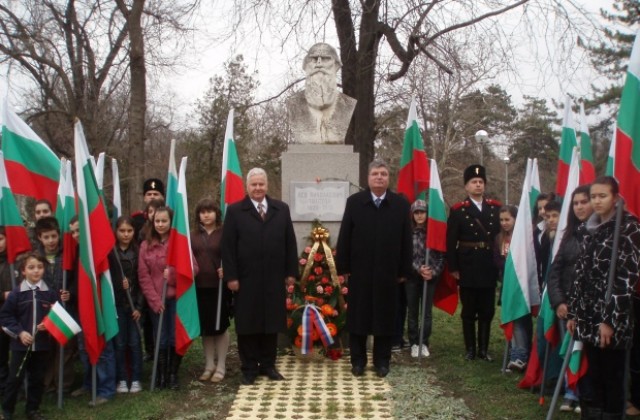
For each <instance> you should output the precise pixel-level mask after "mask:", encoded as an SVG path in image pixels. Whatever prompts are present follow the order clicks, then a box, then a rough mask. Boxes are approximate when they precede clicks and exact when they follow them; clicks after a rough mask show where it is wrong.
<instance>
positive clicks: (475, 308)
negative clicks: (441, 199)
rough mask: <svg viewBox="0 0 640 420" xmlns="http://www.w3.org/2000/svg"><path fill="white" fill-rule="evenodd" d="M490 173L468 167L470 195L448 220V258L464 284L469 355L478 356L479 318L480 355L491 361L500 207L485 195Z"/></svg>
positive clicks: (466, 184)
mask: <svg viewBox="0 0 640 420" xmlns="http://www.w3.org/2000/svg"><path fill="white" fill-rule="evenodd" d="M486 182H487V176H486V171H485V168H484V167H483V166H481V165H471V166H469V167H468V168H467V169H465V170H464V189H465V191H466V192H467V194H468V197H467V198H466V199H465V200H464V201H461V202H459V203H457V204H455V205H454V206H453V207H451V210H450V212H449V220H448V221H447V262H448V264H449V271H450V273H451V275H452V276H453V277H454V278H455V279H456V280H457V281H458V286H460V301H461V302H462V314H461V315H462V331H463V334H464V345H465V348H466V351H467V353H466V356H465V359H467V360H473V359H475V358H476V320H477V321H478V341H477V343H478V352H477V355H478V357H479V358H480V359H483V360H487V361H491V360H492V359H491V357H490V356H489V354H488V352H487V350H488V348H489V334H490V331H491V320H492V319H493V315H494V313H495V295H496V281H497V279H498V268H497V267H496V266H495V265H494V263H493V249H492V248H493V244H494V239H495V237H496V235H497V234H498V233H499V231H500V207H501V206H502V204H501V203H499V202H498V201H496V200H487V199H485V198H484V197H483V195H484V188H485V183H486Z"/></svg>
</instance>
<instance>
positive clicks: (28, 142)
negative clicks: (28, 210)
mask: <svg viewBox="0 0 640 420" xmlns="http://www.w3.org/2000/svg"><path fill="white" fill-rule="evenodd" d="M2 121H3V125H2V151H3V152H4V158H5V166H6V171H7V176H8V179H9V182H10V183H11V186H12V191H13V193H14V194H21V195H26V196H29V197H33V198H35V199H36V200H40V199H46V200H48V201H49V202H50V203H51V205H52V206H55V205H56V192H57V190H58V178H59V177H60V159H58V157H57V156H56V155H55V153H53V151H52V150H51V149H50V148H49V146H47V145H46V143H45V142H44V141H42V139H40V137H39V136H38V135H37V134H36V133H35V132H34V131H33V130H32V129H31V127H29V126H28V125H27V123H25V122H24V121H22V119H21V118H20V117H19V116H18V115H17V114H16V113H15V112H13V111H12V110H11V109H9V102H8V100H7V98H6V97H5V100H4V106H3V115H2Z"/></svg>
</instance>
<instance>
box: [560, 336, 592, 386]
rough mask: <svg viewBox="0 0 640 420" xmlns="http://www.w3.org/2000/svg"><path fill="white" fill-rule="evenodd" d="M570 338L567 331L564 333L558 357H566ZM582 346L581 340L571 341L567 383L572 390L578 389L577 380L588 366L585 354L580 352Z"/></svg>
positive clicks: (584, 373)
mask: <svg viewBox="0 0 640 420" xmlns="http://www.w3.org/2000/svg"><path fill="white" fill-rule="evenodd" d="M570 340H571V335H570V334H569V333H568V332H567V333H566V334H565V335H564V339H563V340H562V346H561V347H560V357H562V358H564V357H567V351H568V347H569V341H570ZM583 348H584V345H583V344H582V341H578V340H576V341H574V342H573V349H572V351H571V355H570V356H569V357H570V358H569V364H568V365H567V371H566V373H567V385H569V388H571V389H573V390H574V391H575V390H577V389H578V381H579V380H580V378H582V377H583V376H584V375H586V374H587V368H588V367H589V363H588V361H587V355H586V354H583V353H582V349H583Z"/></svg>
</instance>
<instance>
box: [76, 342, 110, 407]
mask: <svg viewBox="0 0 640 420" xmlns="http://www.w3.org/2000/svg"><path fill="white" fill-rule="evenodd" d="M78 350H80V361H81V362H82V366H83V367H84V374H83V377H82V386H83V388H84V389H89V390H90V389H91V376H92V375H91V370H92V366H91V363H89V355H88V354H87V352H86V350H85V347H84V336H83V334H82V333H80V334H79V335H78ZM115 394H116V357H115V351H114V350H113V341H107V343H106V345H105V347H104V350H103V351H102V353H101V354H100V357H99V358H98V363H97V364H96V396H98V397H103V398H106V399H111V398H113V396H114V395H115Z"/></svg>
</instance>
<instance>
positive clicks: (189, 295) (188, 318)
mask: <svg viewBox="0 0 640 420" xmlns="http://www.w3.org/2000/svg"><path fill="white" fill-rule="evenodd" d="M186 171H187V158H186V157H183V158H182V162H180V176H179V178H178V185H177V187H178V189H177V191H176V194H175V208H174V210H175V211H174V213H173V220H172V222H171V233H170V234H169V244H168V248H167V265H169V266H172V267H175V270H176V343H175V346H176V353H178V354H180V355H184V354H185V353H186V352H187V350H188V349H189V346H190V345H191V342H192V341H193V340H194V339H195V338H196V337H198V336H199V335H200V320H199V318H198V302H197V300H196V285H195V282H194V278H195V275H194V272H193V254H192V253H191V236H190V235H189V210H188V205H187V182H186V179H185V178H186Z"/></svg>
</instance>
